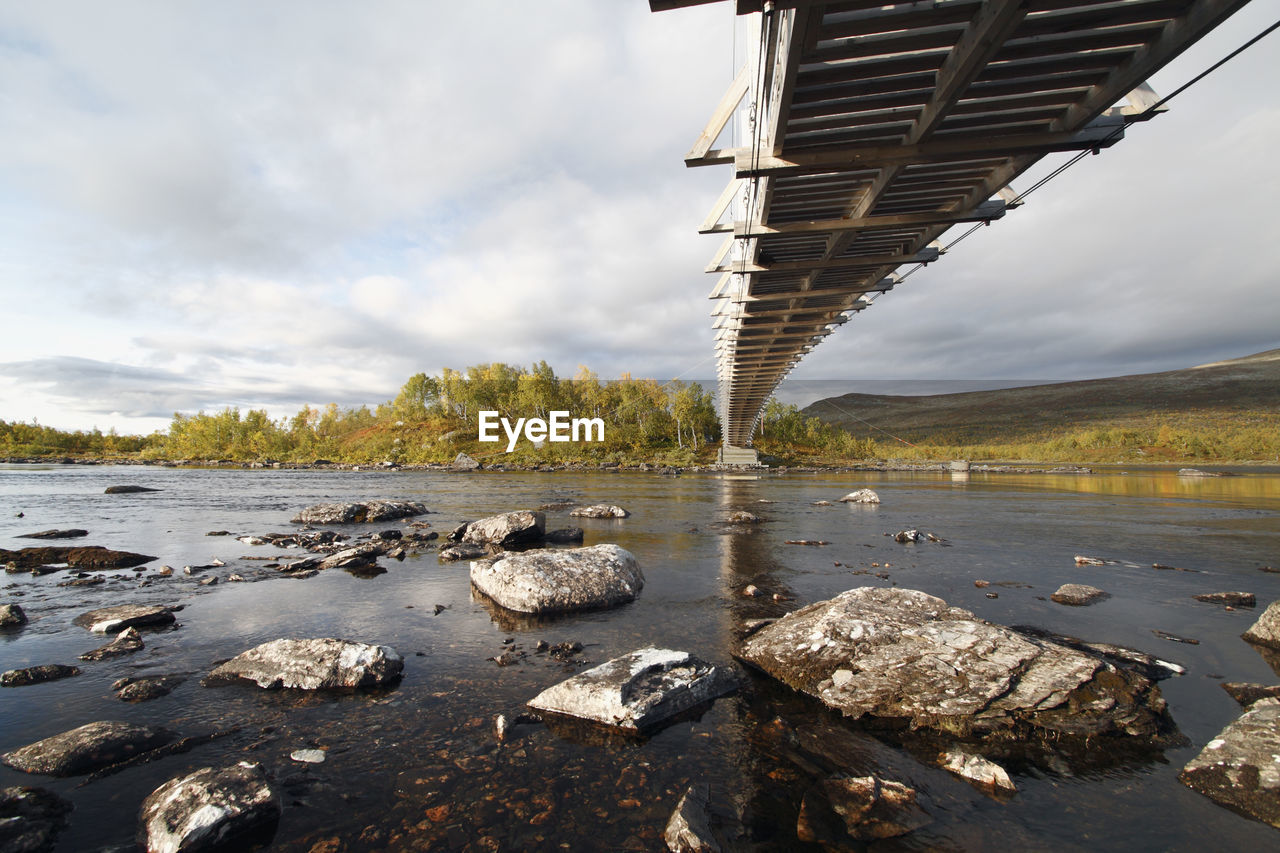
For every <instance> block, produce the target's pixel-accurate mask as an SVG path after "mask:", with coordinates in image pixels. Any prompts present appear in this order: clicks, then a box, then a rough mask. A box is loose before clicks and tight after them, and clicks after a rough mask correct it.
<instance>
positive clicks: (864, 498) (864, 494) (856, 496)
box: [840, 489, 880, 504]
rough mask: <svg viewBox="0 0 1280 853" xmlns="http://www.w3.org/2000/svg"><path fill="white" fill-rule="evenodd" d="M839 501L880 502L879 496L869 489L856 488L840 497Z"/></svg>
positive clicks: (852, 502)
mask: <svg viewBox="0 0 1280 853" xmlns="http://www.w3.org/2000/svg"><path fill="white" fill-rule="evenodd" d="M840 502H841V503H846V504H878V503H880V496H879V495H877V494H876V493H875V492H873V491H872V490H871V489H858V490H857V491H853V492H850V493H849V494H847V495H845V496H844V497H842V498H841V499H840Z"/></svg>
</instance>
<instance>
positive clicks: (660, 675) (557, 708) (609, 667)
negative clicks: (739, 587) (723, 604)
mask: <svg viewBox="0 0 1280 853" xmlns="http://www.w3.org/2000/svg"><path fill="white" fill-rule="evenodd" d="M735 687H737V680H736V679H735V678H734V677H733V675H732V674H731V673H730V672H729V671H728V670H726V669H724V668H723V667H715V666H712V665H711V664H709V663H706V662H705V661H702V660H699V659H698V658H696V657H694V656H693V655H691V654H689V653H688V652H681V651H672V650H670V649H655V648H652V647H650V648H644V649H640V650H639V651H634V652H632V653H631V654H628V655H623V656H622V657H618V658H614V659H613V660H611V661H608V662H607V663H602V664H600V665H599V666H597V667H594V668H592V669H589V670H587V671H586V672H581V673H579V674H578V675H575V676H573V677H572V678H569V679H567V680H565V681H562V682H560V683H559V684H557V685H555V686H553V687H549V688H547V689H546V690H544V691H542V692H541V693H539V694H538V695H537V696H535V697H534V698H533V699H532V700H531V701H530V702H529V707H530V708H535V709H537V710H539V711H548V712H551V713H555V714H563V715H565V716H568V717H577V718H578V719H582V720H589V721H592V722H596V723H601V724H604V725H606V726H616V727H617V728H620V729H623V730H624V731H627V732H631V733H640V732H643V731H645V730H648V729H651V728H652V727H654V726H656V725H658V724H659V723H661V722H663V721H664V720H666V719H668V718H669V717H673V716H675V715H676V714H679V713H681V712H683V711H687V710H689V709H690V708H693V707H695V706H697V705H701V704H702V703H704V702H709V701H711V700H712V699H715V698H716V697H718V696H721V695H723V694H725V693H728V692H729V691H731V690H733V689H734V688H735Z"/></svg>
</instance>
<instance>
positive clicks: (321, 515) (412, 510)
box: [292, 501, 427, 524]
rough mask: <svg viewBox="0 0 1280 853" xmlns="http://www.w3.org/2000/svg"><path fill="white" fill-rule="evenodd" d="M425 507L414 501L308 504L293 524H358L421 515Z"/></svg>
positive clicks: (294, 518)
mask: <svg viewBox="0 0 1280 853" xmlns="http://www.w3.org/2000/svg"><path fill="white" fill-rule="evenodd" d="M426 511H427V508H426V507H425V506H423V505H422V504H420V503H417V502H416V501H360V502H356V503H328V504H315V505H314V506H309V507H307V508H306V509H304V510H303V511H302V512H300V513H298V514H297V515H296V516H294V517H293V522H292V523H293V524H360V523H364V522H370V521H388V520H390V519H395V518H409V517H411V516H415V515H422V514H423V513H425V512H426Z"/></svg>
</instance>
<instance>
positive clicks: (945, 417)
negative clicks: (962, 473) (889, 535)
mask: <svg viewBox="0 0 1280 853" xmlns="http://www.w3.org/2000/svg"><path fill="white" fill-rule="evenodd" d="M804 413H805V414H806V415H809V416H817V417H818V418H821V419H822V420H823V421H826V422H827V423H830V424H833V425H836V426H839V427H841V428H842V429H846V430H848V431H849V432H851V433H852V434H854V435H856V436H858V437H860V438H861V437H870V438H877V439H883V438H884V432H888V433H892V434H893V435H897V436H901V437H903V438H905V439H908V440H909V441H912V442H927V443H931V444H947V445H963V444H972V443H984V444H990V443H994V442H1015V441H1024V440H1032V439H1036V438H1043V437H1045V436H1050V435H1055V434H1061V433H1064V432H1069V431H1080V430H1086V429H1097V428H1108V429H1116V428H1120V429H1125V428H1132V429H1148V428H1151V427H1153V426H1159V425H1160V424H1161V423H1168V422H1173V423H1179V424H1188V423H1192V422H1194V423H1196V424H1197V425H1200V426H1205V425H1216V424H1222V423H1229V424H1239V423H1245V422H1253V421H1254V420H1255V416H1257V417H1261V418H1263V419H1264V420H1266V421H1270V420H1271V419H1273V418H1275V417H1276V416H1277V415H1278V414H1280V349H1273V350H1268V351H1266V352H1260V353H1257V354H1256V355H1250V356H1245V357H1244V358H1236V359H1231V360H1230V361H1218V362H1214V363H1212V364H1202V365H1200V366H1198V367H1191V368H1187V369H1184V370H1171V371H1167V372H1165V373H1144V374H1139V375H1136V376H1117V377H1113V378H1110V379H1089V380H1084V381H1079V382H1058V383H1052V384H1047V385H1031V386H1027V387H1023V388H1005V389H1001V390H997V391H970V392H965V393H960V394H935V395H931V396H923V397H905V396H889V395H877V394H845V395H843V396H840V397H830V398H827V399H825V400H819V401H818V402H816V403H813V404H812V405H810V406H808V407H806V408H805V409H804ZM882 430H883V431H884V432H881V431H882Z"/></svg>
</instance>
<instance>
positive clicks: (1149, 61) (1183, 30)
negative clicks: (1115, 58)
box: [1055, 0, 1248, 129]
mask: <svg viewBox="0 0 1280 853" xmlns="http://www.w3.org/2000/svg"><path fill="white" fill-rule="evenodd" d="M1246 2H1248V0H1197V2H1196V4H1195V6H1194V7H1193V8H1192V9H1191V11H1190V12H1189V13H1188V14H1186V15H1184V16H1182V17H1180V18H1177V19H1176V20H1174V21H1171V22H1170V23H1168V24H1166V25H1165V27H1164V29H1163V30H1161V31H1160V35H1159V36H1158V37H1156V38H1155V39H1154V40H1153V41H1152V42H1151V43H1149V44H1147V45H1146V46H1145V47H1143V48H1142V49H1141V50H1138V51H1136V52H1135V53H1134V54H1133V56H1131V57H1129V59H1128V60H1127V61H1125V62H1124V64H1123V65H1121V66H1120V67H1119V68H1116V69H1115V70H1114V71H1112V73H1111V75H1110V76H1109V77H1108V78H1107V80H1106V82H1105V83H1102V84H1099V85H1097V86H1094V87H1093V88H1092V89H1091V90H1090V91H1089V94H1088V95H1087V96H1086V97H1085V98H1084V99H1082V100H1081V101H1080V102H1079V103H1077V104H1076V105H1075V106H1073V107H1071V108H1070V109H1068V110H1067V113H1066V115H1065V116H1063V117H1062V119H1061V120H1059V122H1058V123H1057V125H1056V126H1055V129H1058V128H1070V127H1077V126H1079V125H1082V124H1084V123H1085V122H1087V121H1090V120H1091V119H1092V118H1093V117H1094V116H1096V115H1099V114H1100V113H1101V112H1102V111H1103V110H1105V109H1106V108H1107V107H1109V106H1111V105H1112V104H1114V103H1115V102H1116V101H1117V100H1119V99H1120V98H1121V97H1123V96H1124V95H1125V94H1127V93H1129V92H1131V91H1133V90H1134V89H1135V88H1136V87H1137V86H1138V85H1140V84H1141V83H1142V82H1143V81H1145V80H1146V79H1147V78H1149V77H1150V76H1151V75H1152V74H1154V73H1155V72H1156V71H1157V70H1158V69H1160V68H1162V67H1164V66H1165V65H1166V64H1167V63H1169V62H1170V61H1171V60H1173V59H1174V58H1175V57H1176V56H1178V54H1180V53H1182V52H1183V51H1184V50H1186V49H1187V48H1189V47H1191V45H1193V44H1195V43H1196V42H1197V41H1199V40H1200V39H1201V38H1203V37H1204V35H1205V34H1206V33H1208V32H1209V31H1210V30H1212V29H1213V28H1214V27H1216V26H1217V25H1218V24H1220V23H1222V22H1223V21H1224V20H1226V19H1227V18H1228V17H1230V16H1231V15H1232V14H1234V13H1235V12H1236V11H1237V10H1239V9H1240V8H1241V7H1242V6H1244V4H1245V3H1246Z"/></svg>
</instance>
